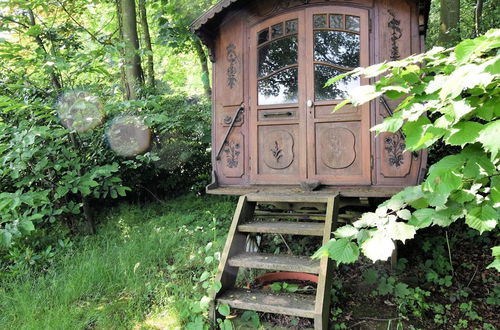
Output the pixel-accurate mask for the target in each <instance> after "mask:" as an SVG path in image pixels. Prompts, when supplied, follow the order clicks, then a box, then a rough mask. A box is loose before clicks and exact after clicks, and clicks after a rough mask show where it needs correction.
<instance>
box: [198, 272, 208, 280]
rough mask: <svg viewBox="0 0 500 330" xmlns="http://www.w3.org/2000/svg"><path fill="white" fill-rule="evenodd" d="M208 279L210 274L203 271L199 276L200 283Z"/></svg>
mask: <svg viewBox="0 0 500 330" xmlns="http://www.w3.org/2000/svg"><path fill="white" fill-rule="evenodd" d="M208 278H210V272H208V271H204V272H203V273H202V274H201V276H200V282H204V281H206V280H207V279H208Z"/></svg>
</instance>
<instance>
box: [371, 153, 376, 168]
mask: <svg viewBox="0 0 500 330" xmlns="http://www.w3.org/2000/svg"><path fill="white" fill-rule="evenodd" d="M374 166H375V159H374V158H373V155H370V167H371V169H372V170H373V167H374Z"/></svg>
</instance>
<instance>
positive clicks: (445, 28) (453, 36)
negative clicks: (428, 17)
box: [438, 0, 460, 47]
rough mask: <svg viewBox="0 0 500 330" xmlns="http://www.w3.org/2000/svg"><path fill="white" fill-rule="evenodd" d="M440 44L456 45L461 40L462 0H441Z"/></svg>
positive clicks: (446, 45)
mask: <svg viewBox="0 0 500 330" xmlns="http://www.w3.org/2000/svg"><path fill="white" fill-rule="evenodd" d="M440 17H441V24H440V26H439V40H438V42H439V44H440V45H442V46H445V47H450V46H454V45H455V44H456V43H457V42H458V41H459V40H460V26H459V24H460V0H441V12H440Z"/></svg>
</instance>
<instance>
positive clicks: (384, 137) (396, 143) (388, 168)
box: [379, 132, 412, 178]
mask: <svg viewBox="0 0 500 330" xmlns="http://www.w3.org/2000/svg"><path fill="white" fill-rule="evenodd" d="M379 137H380V141H383V143H384V149H383V150H382V159H381V172H382V175H383V176H384V177H386V178H391V177H392V178H404V177H406V176H408V175H409V174H410V171H411V167H412V155H411V152H409V151H405V148H406V145H405V140H404V138H403V136H401V133H399V132H397V133H383V134H380V136H379Z"/></svg>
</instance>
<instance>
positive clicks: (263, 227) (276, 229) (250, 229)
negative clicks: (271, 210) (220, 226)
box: [238, 221, 325, 236]
mask: <svg viewBox="0 0 500 330" xmlns="http://www.w3.org/2000/svg"><path fill="white" fill-rule="evenodd" d="M324 228H325V224H324V223H312V222H284V221H281V222H251V223H245V224H242V225H239V226H238V231H240V232H244V233H263V234H288V235H303V236H323V230H324Z"/></svg>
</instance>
